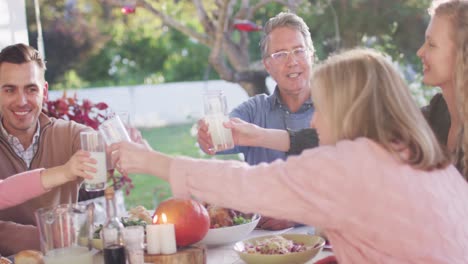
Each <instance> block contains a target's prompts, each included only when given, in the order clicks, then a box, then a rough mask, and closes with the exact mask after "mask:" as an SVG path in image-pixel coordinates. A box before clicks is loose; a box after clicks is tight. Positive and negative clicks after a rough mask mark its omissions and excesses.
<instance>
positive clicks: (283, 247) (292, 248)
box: [244, 236, 313, 255]
mask: <svg viewBox="0 0 468 264" xmlns="http://www.w3.org/2000/svg"><path fill="white" fill-rule="evenodd" d="M311 248H313V246H305V245H304V244H302V243H295V242H294V241H292V240H289V239H286V238H284V237H282V236H273V237H270V238H265V239H262V240H256V241H254V242H252V243H249V242H246V243H245V249H244V252H245V253H249V254H267V255H276V254H280V255H284V254H290V253H296V252H303V251H306V250H309V249H311Z"/></svg>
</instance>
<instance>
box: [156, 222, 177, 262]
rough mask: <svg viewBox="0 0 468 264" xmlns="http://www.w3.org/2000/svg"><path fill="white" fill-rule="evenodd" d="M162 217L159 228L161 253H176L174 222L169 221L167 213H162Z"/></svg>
mask: <svg viewBox="0 0 468 264" xmlns="http://www.w3.org/2000/svg"><path fill="white" fill-rule="evenodd" d="M161 217H162V222H163V224H161V225H160V226H161V228H160V230H159V238H160V242H161V254H174V253H176V252H177V246H176V239H175V228H174V224H170V223H167V217H166V214H165V213H162V214H161Z"/></svg>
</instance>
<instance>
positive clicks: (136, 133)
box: [127, 127, 152, 149]
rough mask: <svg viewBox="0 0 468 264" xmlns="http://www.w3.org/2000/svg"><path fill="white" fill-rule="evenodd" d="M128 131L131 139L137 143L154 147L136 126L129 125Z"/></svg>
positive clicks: (148, 147) (149, 147)
mask: <svg viewBox="0 0 468 264" xmlns="http://www.w3.org/2000/svg"><path fill="white" fill-rule="evenodd" d="M127 132H128V135H129V136H130V140H131V141H133V142H135V143H139V144H141V145H143V146H145V147H146V148H147V149H152V148H151V146H150V145H149V144H148V141H146V140H145V139H144V138H143V136H142V135H141V132H140V130H138V129H136V128H134V127H127Z"/></svg>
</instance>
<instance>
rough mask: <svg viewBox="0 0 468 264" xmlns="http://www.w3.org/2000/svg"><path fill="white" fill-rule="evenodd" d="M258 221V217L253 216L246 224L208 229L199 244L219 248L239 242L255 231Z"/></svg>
mask: <svg viewBox="0 0 468 264" xmlns="http://www.w3.org/2000/svg"><path fill="white" fill-rule="evenodd" d="M258 221H260V216H259V215H255V216H254V217H253V220H252V221H251V222H249V223H246V224H241V225H234V226H228V227H220V228H210V229H209V230H208V233H207V234H206V236H205V237H204V238H203V239H202V240H201V241H200V242H199V243H200V244H204V245H207V246H220V245H225V244H231V243H235V242H238V241H241V240H243V239H245V238H246V237H247V236H248V235H249V234H250V232H252V230H254V229H255V227H256V226H257V224H258Z"/></svg>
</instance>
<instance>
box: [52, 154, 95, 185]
mask: <svg viewBox="0 0 468 264" xmlns="http://www.w3.org/2000/svg"><path fill="white" fill-rule="evenodd" d="M96 163H97V161H96V160H95V159H93V158H91V155H90V154H89V152H87V151H84V150H79V151H77V152H76V153H75V154H73V156H72V157H71V158H70V159H69V160H68V161H67V163H65V164H64V165H63V166H62V167H61V172H62V174H61V175H63V176H64V177H65V178H66V180H68V181H73V180H76V178H77V177H78V176H79V177H82V178H85V179H92V178H93V176H92V175H91V174H89V173H90V172H91V173H96V172H97V169H96V168H95V167H94V166H93V164H96Z"/></svg>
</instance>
